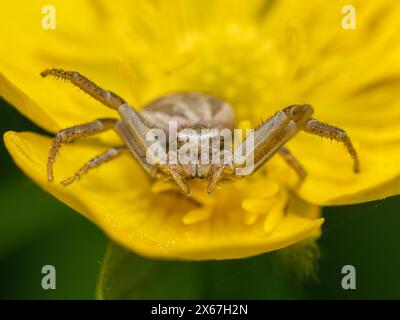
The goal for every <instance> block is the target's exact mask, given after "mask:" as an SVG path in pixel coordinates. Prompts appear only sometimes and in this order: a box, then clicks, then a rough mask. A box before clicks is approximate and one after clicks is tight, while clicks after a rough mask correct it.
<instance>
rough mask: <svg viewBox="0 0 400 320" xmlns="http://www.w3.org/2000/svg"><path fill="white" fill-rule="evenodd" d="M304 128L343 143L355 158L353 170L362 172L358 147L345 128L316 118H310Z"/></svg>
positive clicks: (306, 130)
mask: <svg viewBox="0 0 400 320" xmlns="http://www.w3.org/2000/svg"><path fill="white" fill-rule="evenodd" d="M303 130H304V131H305V132H308V133H311V134H315V135H318V136H320V137H324V138H329V139H332V140H336V141H338V142H341V143H343V145H344V146H345V148H346V149H347V152H348V153H349V154H350V156H351V157H352V159H353V171H354V172H355V173H359V172H360V160H359V159H358V155H357V152H356V149H355V148H354V147H353V144H352V143H351V140H350V138H349V136H348V135H347V133H346V132H345V131H344V130H342V129H340V128H337V127H334V126H331V125H329V124H327V123H323V122H319V121H317V120H315V119H310V120H308V121H307V123H306V126H305V128H304V129H303Z"/></svg>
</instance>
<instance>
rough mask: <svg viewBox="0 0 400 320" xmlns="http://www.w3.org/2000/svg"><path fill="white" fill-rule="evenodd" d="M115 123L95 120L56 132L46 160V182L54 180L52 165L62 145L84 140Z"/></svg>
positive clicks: (110, 127)
mask: <svg viewBox="0 0 400 320" xmlns="http://www.w3.org/2000/svg"><path fill="white" fill-rule="evenodd" d="M115 121H116V120H114V119H97V120H95V121H93V122H89V123H86V124H81V125H78V126H74V127H70V128H66V129H63V130H61V131H58V132H57V133H56V135H55V137H54V139H53V141H52V144H51V147H50V151H49V157H48V159H47V180H48V181H49V182H52V181H53V180H54V176H53V165H54V162H55V161H56V157H57V154H58V152H59V150H60V148H61V144H62V143H71V142H74V141H75V140H76V139H79V138H84V137H87V136H91V135H94V134H97V133H100V132H103V131H106V130H109V129H112V128H113V127H114V124H115Z"/></svg>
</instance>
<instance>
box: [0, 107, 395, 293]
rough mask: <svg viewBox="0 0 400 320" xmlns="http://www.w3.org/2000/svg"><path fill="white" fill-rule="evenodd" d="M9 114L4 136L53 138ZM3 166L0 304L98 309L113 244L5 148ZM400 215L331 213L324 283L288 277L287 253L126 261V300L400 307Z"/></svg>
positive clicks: (359, 210)
mask: <svg viewBox="0 0 400 320" xmlns="http://www.w3.org/2000/svg"><path fill="white" fill-rule="evenodd" d="M0 110H1V113H0V130H1V133H2V135H3V134H4V132H6V131H8V130H15V131H35V132H43V131H42V130H41V129H40V128H38V127H36V126H35V125H34V124H33V123H31V122H30V121H29V120H27V119H26V118H24V117H23V116H22V115H20V114H19V113H18V112H17V111H16V110H15V109H14V108H13V107H12V106H10V105H8V104H7V103H6V102H5V101H3V100H1V101H0ZM0 157H1V158H0V159H1V161H0V168H1V180H0V199H1V209H0V298H2V299H93V298H94V297H95V288H96V281H97V277H98V273H99V270H100V265H101V261H102V257H103V255H104V251H105V249H106V247H107V243H108V240H107V238H106V236H105V235H104V234H103V233H102V231H101V230H99V229H98V228H97V227H96V226H95V225H93V224H92V223H90V222H89V221H87V220H86V219H85V218H83V217H82V216H80V215H79V214H77V213H76V212H74V211H73V210H72V209H70V208H68V207H67V206H65V205H64V204H63V203H61V202H59V201H57V200H56V199H55V198H53V197H52V196H50V195H49V194H47V193H45V192H44V191H42V190H41V189H40V188H39V187H37V186H36V185H35V184H34V183H33V182H32V181H30V180H29V179H28V178H26V177H25V176H24V174H23V173H22V172H21V171H20V170H19V169H18V168H17V167H16V166H15V164H14V163H13V161H12V159H11V157H10V156H9V154H8V153H7V151H6V149H5V147H4V143H2V144H1V149H0ZM399 205H400V198H399V197H396V198H389V199H386V200H384V201H376V202H371V203H366V204H362V205H356V206H347V207H330V208H326V209H325V210H324V217H325V218H326V222H325V224H324V232H323V236H322V238H321V239H320V240H319V241H318V244H319V247H320V250H321V258H320V259H319V271H318V273H317V274H318V278H319V279H318V280H316V281H315V280H312V279H308V280H304V281H300V280H299V279H298V278H297V277H296V276H295V275H294V273H293V272H292V271H291V270H295V269H296V267H297V265H296V263H297V262H296V260H293V261H294V264H292V268H284V267H282V264H281V260H282V259H280V257H279V256H280V255H281V254H280V252H278V253H270V254H264V255H261V256H258V257H254V258H250V259H243V260H236V261H220V262H216V261H212V262H158V261H151V260H147V259H144V258H140V257H137V256H134V255H133V254H128V253H126V252H125V253H124V254H125V255H127V256H128V257H129V259H124V260H125V264H124V266H123V268H124V270H125V271H124V272H125V273H126V272H129V273H130V274H131V276H129V278H130V279H134V280H135V283H134V284H131V283H130V282H129V281H128V282H129V283H128V282H127V280H126V277H125V278H122V280H121V281H120V282H121V283H122V284H123V285H124V286H130V287H129V293H128V294H124V295H122V294H121V295H120V297H121V298H160V299H163V298H171V299H174V298H209V299H213V298H215V299H224V298H225V299H230V298H232V299H235V298H236V299H266V298H285V299H293V298H302V299H309V298H317V299H340V298H344V299H358V298H369V299H371V298H374V299H400V278H399V276H398V273H399V271H400V250H399V245H400V232H399V227H400V214H399ZM288 252H290V250H289V251H288V250H286V252H283V254H285V255H287V254H289V253H288ZM127 260H128V262H126V261H127ZM46 264H50V265H54V266H55V267H56V270H57V289H56V290H44V289H42V287H41V279H42V277H43V275H42V274H41V268H42V266H43V265H46ZM347 264H351V265H354V266H355V268H356V270H357V289H356V290H343V289H342V287H341V279H342V277H343V275H342V274H341V269H342V267H343V266H344V265H347ZM118 280H119V279H116V280H115V281H114V282H115V283H116V282H118ZM132 281H133V280H132ZM110 296H111V295H110Z"/></svg>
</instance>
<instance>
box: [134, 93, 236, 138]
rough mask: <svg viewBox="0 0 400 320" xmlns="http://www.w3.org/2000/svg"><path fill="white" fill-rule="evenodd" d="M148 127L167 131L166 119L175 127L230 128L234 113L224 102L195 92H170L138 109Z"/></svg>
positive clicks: (167, 123) (232, 124) (167, 122)
mask: <svg viewBox="0 0 400 320" xmlns="http://www.w3.org/2000/svg"><path fill="white" fill-rule="evenodd" d="M140 115H141V116H142V117H143V118H144V120H145V121H146V122H147V123H148V124H149V125H150V126H151V127H155V128H159V129H162V130H164V131H165V132H168V128H169V121H176V123H177V130H178V131H179V130H181V129H184V128H196V127H206V128H210V129H225V128H228V129H233V126H234V113H233V109H232V107H231V106H230V105H229V104H228V103H227V102H225V101H223V100H220V99H218V98H216V97H214V96H211V95H208V94H204V93H197V92H185V93H173V94H169V95H166V96H163V97H161V98H158V99H156V100H154V101H153V102H151V103H149V104H148V105H147V106H146V107H144V108H143V109H142V110H141V111H140Z"/></svg>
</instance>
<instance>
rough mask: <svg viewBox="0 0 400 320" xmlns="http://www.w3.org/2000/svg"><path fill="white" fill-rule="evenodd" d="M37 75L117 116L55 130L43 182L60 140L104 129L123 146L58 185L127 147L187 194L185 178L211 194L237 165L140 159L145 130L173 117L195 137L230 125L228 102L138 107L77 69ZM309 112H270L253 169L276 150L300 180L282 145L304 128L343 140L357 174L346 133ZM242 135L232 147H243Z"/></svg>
mask: <svg viewBox="0 0 400 320" xmlns="http://www.w3.org/2000/svg"><path fill="white" fill-rule="evenodd" d="M41 75H42V76H43V77H47V76H53V77H55V78H61V79H64V80H67V81H69V82H71V83H72V84H73V85H75V86H77V87H79V88H80V89H82V90H83V91H84V92H86V93H87V94H89V95H90V96H92V97H93V98H95V99H96V100H98V101H100V102H101V103H103V104H104V105H105V106H107V107H109V108H111V109H114V110H116V111H117V113H118V114H119V116H120V118H115V119H109V118H107V119H97V120H94V121H92V122H89V123H86V124H82V125H77V126H74V127H70V128H67V129H63V130H61V131H59V132H57V133H56V135H55V137H54V139H53V142H52V145H51V148H50V151H49V157H48V162H47V178H48V181H49V182H52V181H53V165H54V162H55V159H56V156H57V154H58V151H59V149H60V147H61V144H63V143H70V142H73V141H75V140H76V139H79V138H83V137H87V136H90V135H94V134H97V133H100V132H103V131H106V130H115V131H116V132H117V133H118V134H119V136H120V137H121V140H122V142H123V145H121V146H117V147H113V148H111V149H109V150H107V151H106V152H104V153H103V154H101V155H99V156H97V157H95V158H93V159H92V160H90V161H89V162H87V163H86V164H85V165H84V166H83V167H82V168H80V169H79V170H78V171H77V172H76V173H75V174H74V175H73V176H72V177H70V178H67V179H66V180H63V181H62V182H61V183H62V184H63V185H69V184H71V183H73V182H74V181H76V180H79V179H80V178H81V177H82V176H83V175H85V174H86V173H87V172H88V171H90V170H91V169H93V168H96V167H98V166H100V165H101V164H103V163H105V162H108V161H110V160H113V159H115V158H117V157H118V156H120V155H121V154H122V153H123V152H129V153H130V154H131V155H132V156H133V157H134V158H135V159H136V161H137V162H138V163H139V164H140V165H141V167H142V168H143V169H144V170H145V171H146V172H147V173H148V174H149V175H150V176H152V177H154V178H156V179H168V180H172V181H174V182H175V183H176V185H177V186H178V188H179V190H180V191H181V192H182V193H184V194H186V195H188V194H190V188H189V186H188V183H187V181H188V180H189V179H194V178H198V179H204V180H207V182H208V185H207V189H206V191H207V192H208V193H211V192H213V191H214V190H215V188H216V186H217V185H218V183H219V182H221V181H224V180H231V179H233V178H235V177H236V176H237V175H236V174H235V169H237V167H238V166H240V165H238V164H235V163H232V164H225V163H224V164H209V163H207V164H202V163H199V162H198V161H197V162H194V163H186V164H183V163H179V162H178V163H176V164H157V163H156V164H151V163H149V161H147V159H146V150H147V149H148V148H149V142H148V141H147V140H146V133H147V132H148V131H149V130H150V129H151V128H155V127H156V128H159V129H162V130H164V131H165V132H168V129H167V125H168V123H169V121H171V120H174V121H176V122H177V129H178V133H179V132H181V131H182V130H184V129H187V128H189V129H192V132H194V133H193V134H195V135H197V136H198V138H201V137H200V136H201V134H202V133H201V130H200V128H210V129H211V128H216V129H220V130H221V129H224V128H228V129H232V128H233V125H234V113H233V109H232V108H231V107H230V105H229V104H228V103H226V102H224V101H222V100H220V99H218V98H216V97H213V96H210V95H207V94H203V93H196V92H190V93H174V94H170V95H167V96H163V97H161V98H159V99H157V100H155V101H153V102H151V103H150V104H148V105H147V106H146V107H144V108H143V109H142V110H141V111H140V112H138V111H136V110H135V109H134V108H133V107H132V106H130V105H129V104H127V103H126V102H125V101H124V100H123V99H122V98H121V97H119V96H118V95H116V94H115V93H113V92H111V91H108V90H104V89H102V88H100V87H99V86H97V85H96V84H95V83H93V82H92V81H90V80H89V79H87V78H86V77H84V76H83V75H81V74H80V73H79V72H76V71H64V70H62V69H48V70H45V71H43V72H42V73H41ZM312 113H313V108H312V107H311V106H310V105H308V104H304V105H291V106H288V107H286V108H284V109H283V110H281V111H278V112H276V113H275V114H274V115H273V116H272V117H270V118H269V119H268V120H266V121H265V122H263V123H262V124H261V125H260V126H259V127H258V128H257V129H256V130H255V131H254V135H253V137H252V138H253V139H254V145H253V149H252V150H251V151H252V152H251V156H252V157H253V160H254V170H253V172H255V171H257V170H258V169H259V168H260V167H262V165H263V164H265V163H266V162H267V161H268V160H269V159H271V157H272V156H273V155H275V154H276V153H279V154H280V155H281V156H282V157H283V158H284V159H285V161H286V162H287V163H288V164H289V165H290V166H291V167H292V168H293V169H294V170H295V172H297V174H298V176H299V177H300V179H301V180H303V179H304V178H305V177H306V171H305V169H304V168H303V166H302V165H301V164H300V163H299V162H298V161H297V159H296V158H295V157H294V156H293V154H291V153H290V151H289V150H288V149H287V148H286V147H285V144H286V143H287V142H288V141H289V140H290V139H292V138H293V137H294V136H295V135H296V134H297V133H298V132H299V131H305V132H308V133H311V134H315V135H318V136H321V137H326V138H330V139H332V140H336V141H339V142H341V143H343V145H344V146H345V148H346V149H347V152H348V153H349V154H350V156H351V157H352V159H353V171H354V172H355V173H358V172H359V169H360V164H359V159H358V156H357V153H356V150H355V149H354V147H353V145H352V143H351V141H350V139H349V137H348V135H347V134H346V132H345V131H343V130H342V129H339V128H337V127H334V126H331V125H329V124H326V123H322V122H319V121H317V120H315V119H313V118H311V115H312ZM247 139H248V138H246V139H245V140H244V141H243V143H242V145H241V146H239V147H238V148H240V147H243V144H245V142H246V140H247ZM236 150H237V149H236ZM236 150H235V151H236Z"/></svg>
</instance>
